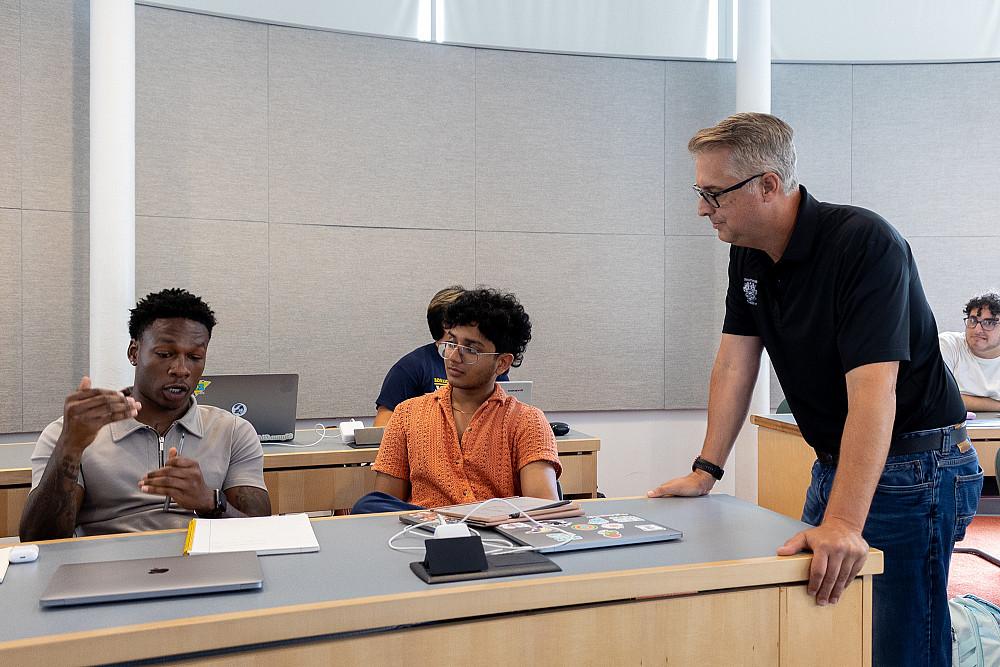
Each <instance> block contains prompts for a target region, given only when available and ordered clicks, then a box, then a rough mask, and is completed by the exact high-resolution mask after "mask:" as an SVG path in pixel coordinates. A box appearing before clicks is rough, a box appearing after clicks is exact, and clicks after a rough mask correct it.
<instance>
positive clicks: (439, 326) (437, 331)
mask: <svg viewBox="0 0 1000 667" xmlns="http://www.w3.org/2000/svg"><path fill="white" fill-rule="evenodd" d="M464 291H465V288H464V287H462V286H461V285H450V286H448V287H445V288H444V289H443V290H438V292H437V293H436V294H435V295H434V296H432V297H431V302H430V303H429V304H427V328H428V329H430V330H431V338H433V339H434V340H435V341H439V340H441V339H442V338H444V323H443V320H444V310H445V308H447V307H448V305H449V304H451V303H454V302H455V299H457V298H458V297H459V296H461V294H462V292H464Z"/></svg>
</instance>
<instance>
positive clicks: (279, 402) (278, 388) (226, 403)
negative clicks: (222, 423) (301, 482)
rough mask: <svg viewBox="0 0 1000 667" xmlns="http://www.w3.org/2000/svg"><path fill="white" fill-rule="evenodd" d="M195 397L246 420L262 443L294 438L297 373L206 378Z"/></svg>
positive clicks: (297, 389)
mask: <svg viewBox="0 0 1000 667" xmlns="http://www.w3.org/2000/svg"><path fill="white" fill-rule="evenodd" d="M194 395H195V398H196V399H197V400H198V403H200V404H201V405H214V406H215V407H217V408H222V409H223V410H226V411H227V412H232V413H233V414H234V415H236V416H237V417H243V418H244V419H246V420H247V421H248V422H250V423H251V424H252V425H253V427H254V430H256V431H257V435H259V436H260V441H261V442H287V441H289V440H293V439H294V438H295V408H296V404H297V402H298V399H299V376H298V375H296V374H294V373H268V374H261V375H203V376H202V378H201V381H200V382H199V383H198V387H197V389H195V392H194Z"/></svg>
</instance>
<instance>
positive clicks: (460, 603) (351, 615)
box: [0, 550, 883, 664]
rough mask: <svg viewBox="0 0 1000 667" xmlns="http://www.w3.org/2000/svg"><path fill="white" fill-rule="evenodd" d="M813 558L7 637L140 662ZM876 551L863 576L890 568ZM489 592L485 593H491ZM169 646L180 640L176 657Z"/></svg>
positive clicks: (734, 580) (95, 658)
mask: <svg viewBox="0 0 1000 667" xmlns="http://www.w3.org/2000/svg"><path fill="white" fill-rule="evenodd" d="M810 561H811V556H810V555H809V554H798V555H795V556H787V557H778V556H768V557H762V558H753V559H743V560H737V561H719V562H710V563H697V564H688V565H673V566H662V567H654V568H644V569H641V570H626V571H614V572H601V573H592V574H584V575H564V576H556V577H546V578H542V579H527V580H513V581H506V582H502V583H476V584H470V585H466V586H458V587H449V588H442V589H435V588H433V587H429V588H428V589H427V590H422V591H417V592H409V593H401V594H395V595H381V596H370V597H364V598H352V599H349V600H332V601H324V602H314V603H308V604H300V605H291V606H284V607H274V608H270V609H258V610H248V611H241V612H232V613H226V614H215V615H211V616H200V617H189V618H183V619H174V620H170V621H163V622H155V623H143V624H137V625H131V626H117V627H113V628H105V629H100V630H91V631H83V632H73V633H66V634H60V635H47V636H43V637H35V638H29V639H21V640H15V641H11V642H5V643H0V658H3V661H4V662H5V663H6V664H21V663H29V662H30V663H35V664H39V663H49V664H51V663H52V661H55V660H59V661H60V664H65V663H66V662H67V661H69V662H73V663H77V662H78V663H79V664H90V663H97V662H109V661H111V662H120V661H126V660H140V659H145V658H154V657H160V656H169V655H174V654H180V653H192V652H200V651H209V650H215V649H225V648H233V647H239V646H243V645H247V644H261V643H270V642H280V641H286V640H291V639H296V638H304V637H318V636H323V635H331V634H340V633H346V632H354V631H361V630H370V629H378V628H389V627H392V626H396V625H409V624H415V623H427V622H434V621H448V620H454V619H467V618H474V617H479V616H487V615H492V614H506V613H521V612H526V611H535V610H544V609H550V610H551V609H556V608H559V607H566V606H571V605H579V604H594V603H602V602H614V601H623V600H632V599H636V598H644V599H645V598H652V597H664V596H676V595H691V594H695V593H709V592H713V591H721V590H729V589H735V588H745V587H751V586H767V585H777V586H780V585H786V584H788V585H794V584H800V583H803V582H805V581H806V580H807V579H808V576H809V564H810ZM882 567H883V560H882V553H881V552H879V551H877V550H871V551H870V552H869V557H868V560H867V561H866V563H865V566H864V567H863V568H862V570H861V571H860V572H859V573H858V576H859V577H861V576H866V575H871V574H877V573H880V572H881V571H882ZM487 592H489V593H491V594H489V595H486V594H484V593H487ZM164 646H176V647H177V650H176V651H175V652H173V653H170V652H166V653H165V652H164V648H163V647H164Z"/></svg>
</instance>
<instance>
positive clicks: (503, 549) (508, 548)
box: [387, 498, 575, 555]
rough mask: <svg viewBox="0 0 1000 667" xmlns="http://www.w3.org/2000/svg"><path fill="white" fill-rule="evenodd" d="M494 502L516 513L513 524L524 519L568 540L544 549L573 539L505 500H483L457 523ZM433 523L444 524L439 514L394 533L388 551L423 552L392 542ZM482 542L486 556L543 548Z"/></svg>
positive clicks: (496, 540) (492, 540) (496, 539)
mask: <svg viewBox="0 0 1000 667" xmlns="http://www.w3.org/2000/svg"><path fill="white" fill-rule="evenodd" d="M494 502H501V503H504V504H506V505H509V506H510V507H511V508H513V509H514V510H515V511H516V512H517V514H518V515H519V516H518V517H517V518H516V519H511V521H512V522H514V521H521V520H522V519H526V520H527V521H528V522H529V523H532V524H534V525H535V526H537V527H538V528H548V529H550V531H555V532H559V533H562V534H564V535H566V536H567V538H568V539H566V540H565V541H563V542H560V543H558V544H554V545H552V546H551V547H545V548H551V549H558V548H560V547H562V546H565V545H567V544H569V543H570V542H571V541H572V540H573V539H574V537H575V536H574V535H573V533H571V532H569V531H568V530H563V529H562V528H560V527H559V526H554V525H552V524H548V525H543V524H541V523H539V522H538V521H536V520H535V519H534V518H532V517H530V516H528V515H526V514H524V510H523V509H522V508H520V507H518V506H517V505H515V504H514V503H512V502H510V501H509V500H507V499H506V498H490V499H489V500H484V501H483V502H481V503H479V504H478V505H476V506H475V507H473V508H472V510H470V511H469V512H468V513H467V514H466V515H465V516H464V517H462V518H461V520H460V521H459V523H464V524H466V525H467V526H468V519H469V517H470V516H472V515H473V514H475V513H476V512H478V511H479V510H480V509H481V508H482V507H485V506H486V505H488V504H490V503H494ZM428 511H431V512H433V510H428ZM434 523H438V524H443V523H445V518H444V517H443V516H442V515H440V514H439V515H438V518H437V519H431V520H430V521H424V522H421V523H418V524H415V525H411V526H407V527H405V528H403V530H401V531H399V532H398V533H396V534H395V535H393V536H392V537H390V538H389V540H388V542H387V545H388V546H389V548H390V549H392V550H394V551H424V550H425V547H423V546H413V547H401V546H396V545H394V544H393V542H394V541H395V540H396V539H397V538H399V537H403V536H404V535H411V536H413V537H417V536H418V535H417V534H414V533H412V531H414V530H417V529H418V528H423V527H424V526H429V525H431V524H434ZM468 528H469V531H470V532H472V533H473V534H475V535H480V537H481V538H482V536H481V534H480V533H479V531H477V530H476V529H475V528H473V527H472V526H468ZM419 537H424V538H425V539H428V538H433V536H432V535H419ZM482 540H483V544H484V545H485V546H488V547H490V550H489V551H486V554H487V555H494V554H505V553H520V552H522V551H537V550H538V549H541V548H543V547H533V546H521V545H516V544H514V543H513V542H511V541H510V540H507V539H504V538H502V537H485V538H482Z"/></svg>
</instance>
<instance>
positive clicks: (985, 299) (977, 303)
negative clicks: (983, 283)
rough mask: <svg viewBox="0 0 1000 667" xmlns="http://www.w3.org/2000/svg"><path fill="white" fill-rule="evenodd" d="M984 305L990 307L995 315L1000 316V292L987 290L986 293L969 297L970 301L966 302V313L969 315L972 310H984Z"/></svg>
mask: <svg viewBox="0 0 1000 667" xmlns="http://www.w3.org/2000/svg"><path fill="white" fill-rule="evenodd" d="M984 307H985V308H989V309H990V313H992V314H993V317H1000V294H997V293H996V292H987V293H986V294H981V295H980V296H974V297H972V298H971V299H969V303H967V304H965V315H966V317H968V316H969V313H971V312H972V311H974V310H982V309H983V308H984Z"/></svg>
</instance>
